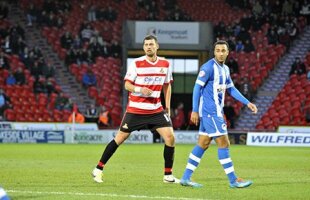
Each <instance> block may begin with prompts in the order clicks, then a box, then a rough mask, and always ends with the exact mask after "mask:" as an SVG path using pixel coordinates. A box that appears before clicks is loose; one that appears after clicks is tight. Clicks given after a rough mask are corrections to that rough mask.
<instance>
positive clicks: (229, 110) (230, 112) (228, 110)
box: [223, 101, 236, 128]
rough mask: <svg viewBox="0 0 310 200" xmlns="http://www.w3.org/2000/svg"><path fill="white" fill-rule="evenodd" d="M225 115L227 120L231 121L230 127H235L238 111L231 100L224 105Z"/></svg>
mask: <svg viewBox="0 0 310 200" xmlns="http://www.w3.org/2000/svg"><path fill="white" fill-rule="evenodd" d="M223 111H224V115H225V117H226V120H227V121H228V122H229V123H228V124H229V125H230V126H229V128H235V118H236V113H235V110H234V107H232V105H231V102H230V101H227V103H226V105H225V106H224V107H223Z"/></svg>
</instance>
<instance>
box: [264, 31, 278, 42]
mask: <svg viewBox="0 0 310 200" xmlns="http://www.w3.org/2000/svg"><path fill="white" fill-rule="evenodd" d="M266 36H267V40H268V44H273V45H277V44H278V43H279V36H278V34H277V32H276V31H275V30H274V28H273V27H272V28H270V29H269V30H268V33H267V35H266Z"/></svg>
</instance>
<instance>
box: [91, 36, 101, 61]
mask: <svg viewBox="0 0 310 200" xmlns="http://www.w3.org/2000/svg"><path fill="white" fill-rule="evenodd" d="M101 49H102V45H101V44H100V43H99V42H98V40H97V38H93V39H92V40H91V42H90V44H89V47H88V50H90V52H91V54H92V56H93V57H95V58H96V57H98V56H100V55H101Z"/></svg>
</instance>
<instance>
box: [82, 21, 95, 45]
mask: <svg viewBox="0 0 310 200" xmlns="http://www.w3.org/2000/svg"><path fill="white" fill-rule="evenodd" d="M93 34H94V30H93V29H92V27H91V25H90V24H87V25H86V27H85V28H83V29H82V31H81V38H82V41H83V42H89V41H90V38H91V37H92V36H93Z"/></svg>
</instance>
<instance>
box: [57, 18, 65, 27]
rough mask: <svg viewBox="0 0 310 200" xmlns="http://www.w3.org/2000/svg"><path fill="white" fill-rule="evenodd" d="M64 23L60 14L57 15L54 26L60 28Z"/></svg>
mask: <svg viewBox="0 0 310 200" xmlns="http://www.w3.org/2000/svg"><path fill="white" fill-rule="evenodd" d="M63 25H64V21H63V19H62V18H61V17H60V16H57V18H56V27H57V28H59V29H61V28H62V27H63Z"/></svg>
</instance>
